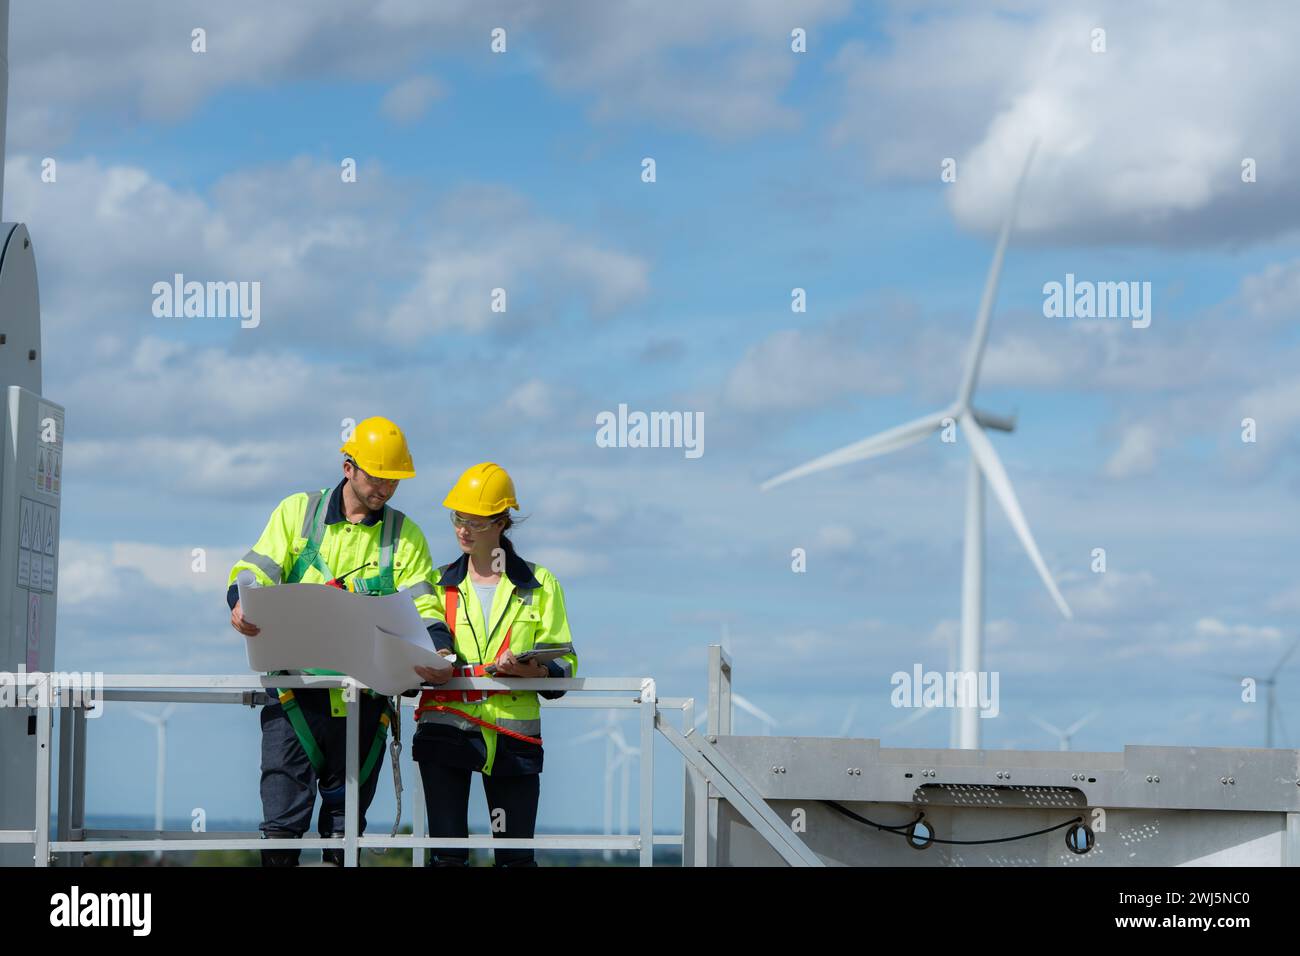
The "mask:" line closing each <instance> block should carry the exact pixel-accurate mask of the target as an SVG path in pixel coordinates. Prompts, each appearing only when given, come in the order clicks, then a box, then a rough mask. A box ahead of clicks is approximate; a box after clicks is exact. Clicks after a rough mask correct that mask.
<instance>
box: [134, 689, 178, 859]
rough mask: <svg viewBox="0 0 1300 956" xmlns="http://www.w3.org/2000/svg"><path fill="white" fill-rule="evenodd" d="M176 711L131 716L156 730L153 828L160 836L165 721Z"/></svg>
mask: <svg viewBox="0 0 1300 956" xmlns="http://www.w3.org/2000/svg"><path fill="white" fill-rule="evenodd" d="M175 710H176V705H175V704H174V703H173V704H168V705H167V706H166V707H164V708H163V709H162V713H160V714H157V715H154V714H147V713H145V712H144V711H142V710H132V711H131V714H132V715H134V716H136V717H139V718H140V719H141V720H143V721H145V722H146V723H150V724H153V725H154V727H155V728H157V730H158V757H157V762H156V764H155V770H156V773H157V776H156V777H155V778H154V791H153V827H154V829H155V830H157V831H158V835H159V836H160V837H161V836H162V831H163V794H164V793H165V788H166V785H167V721H168V720H169V719H170V718H171V715H172V713H173V712H174V711H175ZM153 858H154V859H155V860H161V859H162V850H155V851H154V854H153Z"/></svg>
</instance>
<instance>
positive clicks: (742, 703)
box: [731, 691, 776, 727]
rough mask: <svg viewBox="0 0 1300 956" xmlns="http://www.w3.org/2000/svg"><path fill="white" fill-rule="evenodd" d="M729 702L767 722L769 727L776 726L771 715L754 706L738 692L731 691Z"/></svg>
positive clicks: (774, 719)
mask: <svg viewBox="0 0 1300 956" xmlns="http://www.w3.org/2000/svg"><path fill="white" fill-rule="evenodd" d="M731 702H732V703H733V704H735V705H736V706H737V707H739V708H740V709H741V710H743V711H744V712H745V713H747V714H749V715H751V716H753V717H757V718H758V719H759V720H761V721H762V722H763V723H765V724H767V725H768V726H769V727H775V726H776V718H774V717H772V716H771V715H770V714H768V713H767V712H765V711H762V710H760V709H759V708H757V707H755V706H754V705H753V704H751V703H750V702H749V701H748V700H746V699H745V698H744V697H741V696H740V695H739V694H737V693H735V692H734V691H733V692H732V695H731Z"/></svg>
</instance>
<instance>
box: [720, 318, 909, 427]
mask: <svg viewBox="0 0 1300 956" xmlns="http://www.w3.org/2000/svg"><path fill="white" fill-rule="evenodd" d="M902 384H903V380H902V377H901V376H900V375H899V373H898V371H897V365H896V363H893V362H891V361H890V360H889V358H888V357H886V356H884V355H882V354H880V352H879V351H876V352H873V351H871V350H870V348H869V347H868V346H867V345H866V343H865V342H863V341H861V339H860V338H859V337H855V336H853V335H851V334H846V333H845V332H844V331H843V330H834V329H818V330H803V329H784V330H782V331H780V332H775V333H773V334H772V335H770V336H768V337H767V338H766V339H764V340H762V341H761V342H759V343H758V344H757V345H752V346H750V347H749V348H748V349H746V350H745V354H744V355H743V356H742V357H741V359H740V361H739V362H737V364H736V366H735V367H734V368H733V369H732V370H731V372H730V373H729V374H728V376H727V381H726V385H725V386H724V388H723V395H724V398H725V399H726V401H727V403H728V404H730V405H732V406H735V407H737V408H741V409H744V410H746V411H773V410H777V411H785V410H791V409H803V408H816V407H817V406H819V405H822V404H825V403H827V402H830V401H834V400H837V399H842V398H844V397H846V396H849V395H880V394H886V393H889V392H894V391H897V390H898V389H900V388H901V387H902Z"/></svg>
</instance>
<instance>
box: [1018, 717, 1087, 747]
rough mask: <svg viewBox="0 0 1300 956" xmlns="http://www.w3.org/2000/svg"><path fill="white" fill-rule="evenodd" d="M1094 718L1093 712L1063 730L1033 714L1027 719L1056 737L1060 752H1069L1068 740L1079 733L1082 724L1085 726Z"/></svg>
mask: <svg viewBox="0 0 1300 956" xmlns="http://www.w3.org/2000/svg"><path fill="white" fill-rule="evenodd" d="M1096 716H1097V714H1096V713H1095V712H1094V713H1091V714H1088V716H1086V717H1081V718H1079V719H1078V720H1076V721H1075V722H1074V723H1072V724H1071V725H1070V726H1069V727H1067V728H1066V729H1065V730H1061V729H1060V728H1059V727H1056V726H1053V725H1052V724H1049V723H1048V722H1047V721H1045V720H1043V719H1042V718H1041V717H1038V716H1036V715H1034V714H1030V715H1029V719H1030V720H1032V721H1033V722H1034V723H1036V724H1037V725H1038V726H1039V727H1042V728H1043V729H1044V730H1045V731H1047V732H1048V733H1049V734H1051V735H1052V736H1054V737H1056V738H1057V740H1058V741H1060V745H1061V749H1062V750H1069V749H1070V738H1072V737H1073V736H1074V735H1075V734H1076V733H1078V732H1079V728H1081V727H1082V726H1083V725H1084V724H1086V723H1087V722H1088V721H1090V720H1092V718H1094V717H1096Z"/></svg>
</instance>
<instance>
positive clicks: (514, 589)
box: [416, 540, 578, 774]
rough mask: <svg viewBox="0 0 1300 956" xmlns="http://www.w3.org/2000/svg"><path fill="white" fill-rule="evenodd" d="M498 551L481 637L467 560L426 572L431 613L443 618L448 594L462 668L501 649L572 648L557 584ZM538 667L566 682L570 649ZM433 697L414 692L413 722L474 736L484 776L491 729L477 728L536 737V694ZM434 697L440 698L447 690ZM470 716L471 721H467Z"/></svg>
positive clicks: (573, 665) (492, 743)
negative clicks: (501, 567)
mask: <svg viewBox="0 0 1300 956" xmlns="http://www.w3.org/2000/svg"><path fill="white" fill-rule="evenodd" d="M502 548H503V550H504V551H505V558H506V560H505V573H504V574H502V575H501V578H500V580H498V581H497V587H496V591H495V592H494V594H493V597H492V608H491V610H490V614H489V617H488V622H489V630H488V633H486V634H485V633H483V607H482V605H481V604H480V603H479V599H478V594H477V592H476V590H475V588H474V587H473V585H472V584H471V583H470V582H469V581H467V580H466V578H467V576H468V573H469V555H462V556H461V557H460V559H459V560H458V561H453V562H452V563H451V564H447V565H444V566H442V567H440V568H438V569H437V570H435V571H434V573H433V576H432V581H433V585H434V594H433V599H434V601H435V603H436V606H437V610H438V613H439V614H444V613H445V608H446V604H447V596H446V595H447V591H448V590H454V591H455V592H456V617H455V622H454V624H453V622H452V621H448V622H447V624H448V627H450V628H451V629H452V631H453V633H454V635H455V638H454V640H455V644H454V647H455V651H456V656H457V658H458V661H459V662H460V663H462V664H471V665H472V664H490V663H492V662H493V661H495V660H496V659H497V658H498V656H499V655H500V654H501V652H502V650H503V649H504V648H505V647H506V646H508V647H509V649H510V651H511V652H512V653H513V654H515V655H516V656H518V655H519V654H522V653H524V652H525V651H529V650H532V649H533V648H535V647H542V646H545V645H547V644H571V643H572V637H571V636H570V634H569V621H568V617H567V615H566V614H565V610H564V592H563V590H561V588H560V582H559V581H557V580H556V579H555V576H554V575H553V574H551V572H550V571H548V570H547V569H546V568H544V567H542V566H541V565H538V564H534V563H533V562H531V561H524V560H523V559H522V558H520V557H519V556H518V555H517V554H516V553H515V551H514V549H513V547H511V546H510V545H509V543H508V542H507V541H504V540H503V542H502ZM507 637H508V638H509V644H508V645H507ZM546 668H547V670H548V671H549V672H550V675H551V676H552V677H574V676H576V675H577V672H578V656H577V654H576V652H573V651H572V650H571V651H570V652H569V653H566V654H564V655H563V656H561V657H557V658H556V659H554V660H552V661H549V662H547V664H546ZM434 693H435V692H433V691H427V690H426V691H424V692H423V693H422V694H421V695H420V706H419V708H417V710H416V714H417V716H418V718H419V721H420V723H421V724H422V725H424V724H442V725H448V726H451V727H454V728H456V729H458V730H462V731H465V732H469V733H480V734H482V737H483V743H484V745H485V747H486V751H487V756H486V759H485V761H484V764H483V767H482V772H483V773H485V774H491V773H492V766H493V763H494V762H495V759H496V750H497V738H498V732H497V731H496V730H495V729H493V727H488V726H483V724H491V725H493V726H494V727H501V728H504V729H505V730H509V731H512V732H513V733H515V734H518V735H522V736H526V737H532V738H540V737H541V731H542V720H541V706H540V705H539V704H538V701H537V692H536V691H531V690H519V691H505V692H496V693H491V694H488V695H486V696H485V695H484V694H483V693H482V692H475V691H466V692H463V693H462V692H458V691H457V692H451V695H452V696H454V697H459V698H460V699H452V700H437V699H436V698H435V696H434ZM542 693H543V696H545V697H547V698H554V697H561V696H563V694H564V692H563V691H553V692H546V691H543V692H542ZM441 696H443V697H446V696H448V693H447V692H444V693H443V694H442V695H441ZM435 707H437V709H434V708H435ZM471 717H472V718H474V720H470V719H467V718H471ZM476 721H478V722H476Z"/></svg>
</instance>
